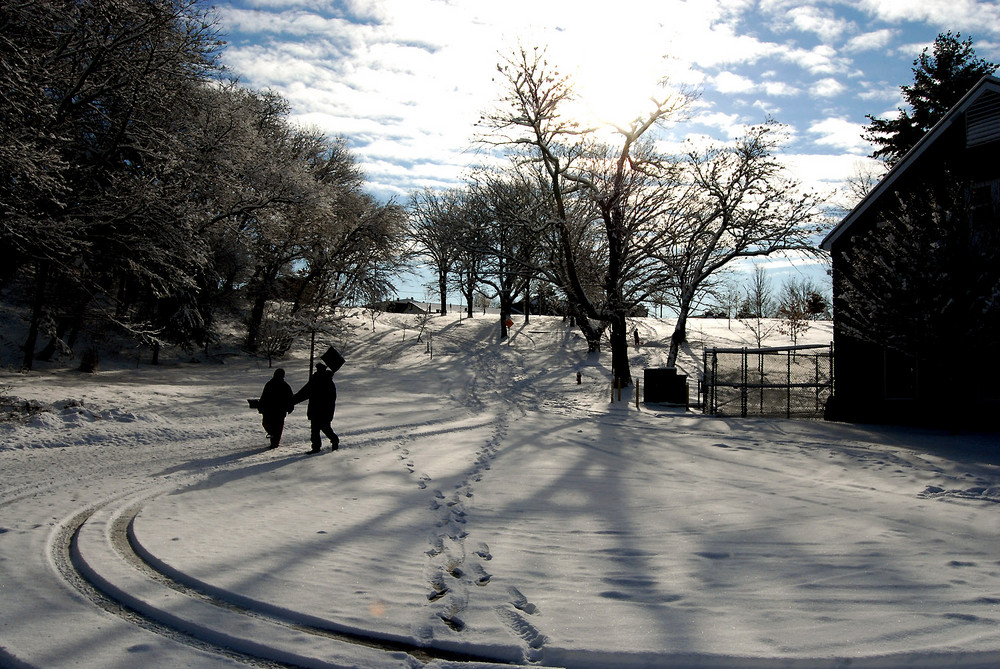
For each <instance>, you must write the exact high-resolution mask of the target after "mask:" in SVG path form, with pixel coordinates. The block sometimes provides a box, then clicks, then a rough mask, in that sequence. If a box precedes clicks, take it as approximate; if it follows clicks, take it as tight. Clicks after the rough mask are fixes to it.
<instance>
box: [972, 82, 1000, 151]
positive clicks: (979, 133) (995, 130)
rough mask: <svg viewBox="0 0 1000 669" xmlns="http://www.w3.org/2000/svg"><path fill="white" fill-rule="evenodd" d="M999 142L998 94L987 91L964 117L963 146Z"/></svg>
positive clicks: (999, 97)
mask: <svg viewBox="0 0 1000 669" xmlns="http://www.w3.org/2000/svg"><path fill="white" fill-rule="evenodd" d="M997 140H1000V94H997V93H994V92H992V91H988V92H986V93H984V94H983V95H982V97H980V98H979V99H978V100H976V101H975V103H973V105H972V106H971V107H969V111H968V112H966V115H965V145H966V146H978V145H979V144H986V143H987V142H995V141H997Z"/></svg>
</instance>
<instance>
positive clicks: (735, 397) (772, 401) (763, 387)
mask: <svg viewBox="0 0 1000 669" xmlns="http://www.w3.org/2000/svg"><path fill="white" fill-rule="evenodd" d="M703 363H704V370H705V376H704V382H703V384H702V392H703V401H702V410H703V411H704V412H705V413H710V414H715V415H723V416H748V415H749V416H785V417H786V418H793V417H795V418H822V416H823V410H824V408H825V406H826V402H827V400H828V399H829V398H830V395H831V394H832V392H833V344H830V345H823V344H817V345H811V346H786V347H776V348H709V349H705V353H704V360H703Z"/></svg>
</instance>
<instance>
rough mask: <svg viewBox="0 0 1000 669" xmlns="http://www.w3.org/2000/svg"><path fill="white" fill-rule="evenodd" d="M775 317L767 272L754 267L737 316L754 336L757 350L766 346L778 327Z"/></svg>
mask: <svg viewBox="0 0 1000 669" xmlns="http://www.w3.org/2000/svg"><path fill="white" fill-rule="evenodd" d="M773 315H774V295H773V289H772V287H771V280H770V279H769V278H768V276H767V271H766V270H765V269H764V268H763V267H761V266H760V265H754V267H753V274H752V275H751V277H750V282H749V283H748V284H747V285H746V286H745V287H744V299H743V303H742V304H741V305H740V310H739V312H738V314H737V316H738V317H739V321H740V323H742V324H743V325H744V327H746V328H747V329H748V330H750V333H751V334H752V335H753V338H754V342H755V343H756V344H757V348H760V347H761V346H762V345H763V344H764V340H765V339H767V338H768V337H769V336H770V335H771V334H772V333H773V332H774V331H775V330H776V329H777V327H778V324H777V323H776V322H775V321H774V320H773V319H772V318H771V317H772V316H773Z"/></svg>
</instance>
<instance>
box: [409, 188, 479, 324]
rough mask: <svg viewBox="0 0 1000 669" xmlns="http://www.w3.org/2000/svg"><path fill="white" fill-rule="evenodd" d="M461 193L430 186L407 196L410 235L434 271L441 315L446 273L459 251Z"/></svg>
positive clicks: (462, 212)
mask: <svg viewBox="0 0 1000 669" xmlns="http://www.w3.org/2000/svg"><path fill="white" fill-rule="evenodd" d="M463 199H464V192H463V191H462V190H460V189H457V188H453V189H449V190H447V191H443V192H435V191H432V190H430V189H424V190H423V191H420V192H417V193H414V194H413V195H411V196H410V205H409V208H410V212H411V213H410V221H411V223H410V236H411V237H412V238H413V239H414V240H415V241H416V243H417V248H418V253H420V254H421V255H423V256H424V257H426V258H427V259H428V260H430V264H431V266H432V267H433V268H434V271H435V272H436V273H437V285H438V294H439V295H440V297H441V315H442V316H444V315H445V314H447V313H448V286H449V275H450V274H451V272H452V271H453V269H454V268H455V265H456V263H457V262H458V259H459V255H460V254H461V250H462V249H461V246H460V245H459V239H460V231H462V229H463V223H464V221H463V217H464V216H465V209H464V204H463Z"/></svg>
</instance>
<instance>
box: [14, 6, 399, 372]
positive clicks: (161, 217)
mask: <svg viewBox="0 0 1000 669" xmlns="http://www.w3.org/2000/svg"><path fill="white" fill-rule="evenodd" d="M223 48H224V44H223V42H222V41H221V40H220V37H219V34H218V31H217V28H216V26H215V24H214V20H213V16H212V15H211V13H210V10H208V9H207V8H206V7H205V5H204V4H202V3H200V2H198V1H196V0H81V1H80V2H72V3H67V2H58V1H52V0H23V1H18V0H13V1H12V2H6V3H3V5H2V6H0V61H2V64H3V67H2V68H0V90H2V91H3V94H2V95H0V124H2V128H0V291H3V295H4V298H5V301H6V302H7V303H8V304H12V305H14V306H16V307H17V308H18V309H19V312H20V313H23V314H25V315H26V318H27V322H28V334H27V337H26V339H25V341H24V344H23V351H24V357H23V361H22V366H23V368H25V369H30V368H31V366H32V364H33V362H34V360H35V359H36V356H37V357H49V356H51V355H53V354H55V353H56V352H58V351H59V350H60V349H66V348H72V347H73V346H74V344H75V342H76V340H77V338H78V337H80V335H81V333H82V332H84V331H85V329H86V328H89V327H93V326H95V325H96V326H97V328H98V329H99V330H100V331H101V332H108V331H117V332H121V333H124V334H126V335H127V336H129V337H132V338H133V339H134V340H135V341H136V342H137V343H139V344H142V345H146V346H149V347H150V348H151V349H152V350H153V351H154V355H155V353H156V351H158V349H159V347H160V346H161V345H163V344H166V343H169V344H179V345H184V346H204V347H207V346H209V345H210V344H212V343H213V342H214V341H216V339H217V326H218V322H219V318H220V316H221V315H222V314H225V313H227V312H229V313H232V314H234V315H239V316H240V317H241V318H242V319H243V322H245V324H246V335H245V343H246V346H247V347H248V348H249V349H251V350H257V349H259V348H260V347H262V346H264V345H266V340H268V338H269V337H271V334H272V333H270V332H269V323H271V322H275V321H276V320H280V322H282V323H284V324H286V328H287V324H288V323H289V322H293V321H299V322H302V323H304V324H305V327H307V328H308V327H313V328H315V327H316V325H315V323H316V322H318V321H321V320H322V319H323V318H324V316H325V314H326V312H328V311H329V309H330V308H332V307H333V306H335V305H338V304H341V303H343V302H345V301H359V302H368V301H373V300H378V299H381V298H384V297H385V296H387V295H388V294H389V293H390V291H391V280H392V277H393V273H394V272H395V271H396V270H397V268H398V267H399V262H400V257H401V249H402V246H403V242H404V231H405V226H406V216H405V212H404V211H403V210H402V208H401V207H399V206H396V205H394V204H392V203H389V204H382V203H379V202H377V201H375V200H374V199H373V198H372V197H371V196H369V195H368V194H366V193H365V191H364V185H365V179H364V176H363V174H362V173H361V171H360V170H359V168H358V165H357V163H356V160H355V158H354V157H353V156H352V155H351V153H350V151H349V150H348V148H347V147H346V145H345V143H344V141H343V140H342V139H334V140H331V139H329V138H328V137H325V136H324V135H322V134H321V133H319V132H316V131H313V130H310V129H306V128H302V127H298V126H296V125H295V124H293V123H291V122H290V120H289V118H288V114H289V108H288V105H287V103H286V102H285V101H284V100H283V99H282V98H281V97H279V96H278V95H275V94H273V93H270V92H262V91H254V90H249V89H247V88H245V87H243V86H241V85H239V84H238V83H237V82H234V81H232V80H231V79H229V78H228V77H227V76H226V74H225V72H224V71H223V70H222V68H221V67H220V64H219V55H220V52H221V49H223ZM278 304H280V305H281V307H280V308H281V310H282V313H281V314H280V318H279V319H275V318H274V314H273V313H272V311H273V310H274V309H276V308H277V307H276V306H275V305H278ZM285 334H286V335H287V332H286V333H285ZM286 338H287V337H286ZM280 339H281V337H279V340H280Z"/></svg>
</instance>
